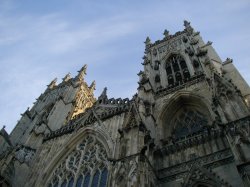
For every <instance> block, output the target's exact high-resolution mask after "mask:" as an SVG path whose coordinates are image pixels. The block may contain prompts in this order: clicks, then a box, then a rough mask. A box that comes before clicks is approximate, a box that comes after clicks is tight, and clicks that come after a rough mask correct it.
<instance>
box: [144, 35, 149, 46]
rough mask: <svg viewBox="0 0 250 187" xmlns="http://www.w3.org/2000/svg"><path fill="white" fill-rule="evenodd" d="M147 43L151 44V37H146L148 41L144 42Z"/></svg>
mask: <svg viewBox="0 0 250 187" xmlns="http://www.w3.org/2000/svg"><path fill="white" fill-rule="evenodd" d="M144 43H145V44H146V45H149V44H151V40H150V38H149V37H148V36H147V38H146V41H145V42H144Z"/></svg>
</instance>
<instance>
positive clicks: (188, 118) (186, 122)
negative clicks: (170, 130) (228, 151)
mask: <svg viewBox="0 0 250 187" xmlns="http://www.w3.org/2000/svg"><path fill="white" fill-rule="evenodd" d="M207 123H208V121H207V119H206V117H205V116H204V115H203V114H201V113H200V112H198V111H196V110H192V109H190V110H188V109H184V110H182V111H181V112H179V114H178V116H176V119H175V128H174V135H175V137H176V138H182V137H185V136H188V135H190V134H193V133H197V132H199V131H201V130H202V129H203V128H205V127H206V125H207Z"/></svg>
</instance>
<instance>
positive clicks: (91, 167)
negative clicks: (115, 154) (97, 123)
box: [48, 135, 108, 187]
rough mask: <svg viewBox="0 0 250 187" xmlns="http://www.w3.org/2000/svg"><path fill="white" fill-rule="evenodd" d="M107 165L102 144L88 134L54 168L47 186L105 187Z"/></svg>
mask: <svg viewBox="0 0 250 187" xmlns="http://www.w3.org/2000/svg"><path fill="white" fill-rule="evenodd" d="M107 178H108V166H107V154H106V151H105V148H104V146H103V145H102V144H101V143H100V142H99V141H98V140H97V139H96V137H95V136H92V135H88V136H87V137H86V138H85V139H83V140H82V141H81V142H80V143H78V144H77V146H76V148H75V149H74V150H73V151H72V152H71V153H70V154H69V155H68V156H67V157H66V159H64V160H63V161H62V162H60V164H59V165H58V166H57V167H56V168H55V169H54V172H53V173H52V176H51V177H50V180H49V182H48V186H49V187H73V186H76V187H105V186H107Z"/></svg>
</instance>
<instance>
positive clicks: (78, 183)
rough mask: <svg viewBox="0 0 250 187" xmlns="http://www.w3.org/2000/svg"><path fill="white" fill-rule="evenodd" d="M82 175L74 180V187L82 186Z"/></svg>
mask: <svg viewBox="0 0 250 187" xmlns="http://www.w3.org/2000/svg"><path fill="white" fill-rule="evenodd" d="M82 179H83V177H82V175H80V176H79V177H78V179H77V182H76V187H81V186H82Z"/></svg>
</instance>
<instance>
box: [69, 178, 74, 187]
mask: <svg viewBox="0 0 250 187" xmlns="http://www.w3.org/2000/svg"><path fill="white" fill-rule="evenodd" d="M73 184H74V178H73V177H71V178H70V180H69V184H68V187H72V186H73Z"/></svg>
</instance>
